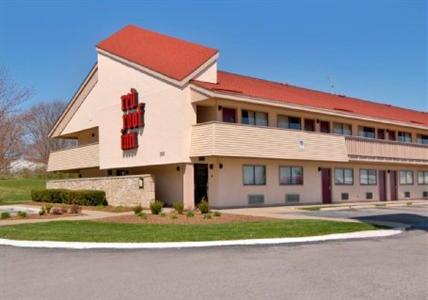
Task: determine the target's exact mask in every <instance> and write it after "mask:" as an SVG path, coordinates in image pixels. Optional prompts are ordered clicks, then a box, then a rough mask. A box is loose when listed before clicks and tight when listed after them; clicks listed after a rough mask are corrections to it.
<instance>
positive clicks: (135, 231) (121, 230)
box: [0, 220, 378, 242]
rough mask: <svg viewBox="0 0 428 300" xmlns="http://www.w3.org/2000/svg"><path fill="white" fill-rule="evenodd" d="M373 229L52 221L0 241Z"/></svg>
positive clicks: (205, 237)
mask: <svg viewBox="0 0 428 300" xmlns="http://www.w3.org/2000/svg"><path fill="white" fill-rule="evenodd" d="M0 222H1V221H0ZM373 229H378V227H376V226H373V225H370V224H365V223H349V222H334V221H321V220H320V221H318V220H284V221H265V222H243V223H233V224H231V223H229V224H201V225H199V224H198V225H178V224H177V225H174V224H168V225H159V224H118V223H101V222H94V221H55V222H46V223H35V224H21V225H12V226H0V238H7V239H17V240H49V241H85V242H176V241H212V240H235V239H257V238H275V237H301V236H314V235H324V234H330V233H343V232H353V231H361V230H373Z"/></svg>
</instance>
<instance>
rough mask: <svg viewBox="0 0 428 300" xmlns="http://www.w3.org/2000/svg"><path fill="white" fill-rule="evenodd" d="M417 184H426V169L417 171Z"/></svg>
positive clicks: (427, 178)
mask: <svg viewBox="0 0 428 300" xmlns="http://www.w3.org/2000/svg"><path fill="white" fill-rule="evenodd" d="M418 184H428V171H419V172H418Z"/></svg>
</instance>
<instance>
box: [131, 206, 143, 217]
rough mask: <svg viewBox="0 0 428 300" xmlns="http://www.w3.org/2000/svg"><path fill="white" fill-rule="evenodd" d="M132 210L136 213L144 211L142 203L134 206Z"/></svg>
mask: <svg viewBox="0 0 428 300" xmlns="http://www.w3.org/2000/svg"><path fill="white" fill-rule="evenodd" d="M132 210H133V211H134V214H136V215H139V214H140V213H141V212H142V211H143V207H142V206H141V204H138V205H137V206H134V208H133V209H132Z"/></svg>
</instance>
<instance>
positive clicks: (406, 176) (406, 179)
mask: <svg viewBox="0 0 428 300" xmlns="http://www.w3.org/2000/svg"><path fill="white" fill-rule="evenodd" d="M400 184H402V185H412V184H413V171H409V170H402V171H400Z"/></svg>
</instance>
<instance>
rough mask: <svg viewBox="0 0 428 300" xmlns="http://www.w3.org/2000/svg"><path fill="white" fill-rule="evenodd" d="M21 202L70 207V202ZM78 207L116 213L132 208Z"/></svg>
mask: <svg viewBox="0 0 428 300" xmlns="http://www.w3.org/2000/svg"><path fill="white" fill-rule="evenodd" d="M23 204H28V205H34V206H45V205H46V204H50V205H54V206H58V205H59V206H64V207H70V206H71V204H63V203H48V202H35V201H31V202H25V203H23ZM80 207H81V208H82V209H84V210H92V211H106V212H117V213H121V212H128V211H132V210H133V208H132V207H127V206H83V205H81V206H80Z"/></svg>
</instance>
